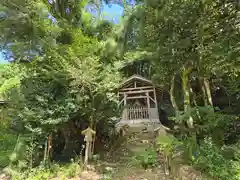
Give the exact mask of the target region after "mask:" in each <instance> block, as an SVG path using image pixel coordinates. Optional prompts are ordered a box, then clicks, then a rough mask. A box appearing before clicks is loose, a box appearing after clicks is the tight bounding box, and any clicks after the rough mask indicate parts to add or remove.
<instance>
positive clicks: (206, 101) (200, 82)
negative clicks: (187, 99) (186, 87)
mask: <svg viewBox="0 0 240 180" xmlns="http://www.w3.org/2000/svg"><path fill="white" fill-rule="evenodd" d="M198 82H199V85H200V87H201V91H202V95H203V101H204V106H207V105H208V100H207V93H206V89H205V87H204V83H203V78H201V77H200V78H198Z"/></svg>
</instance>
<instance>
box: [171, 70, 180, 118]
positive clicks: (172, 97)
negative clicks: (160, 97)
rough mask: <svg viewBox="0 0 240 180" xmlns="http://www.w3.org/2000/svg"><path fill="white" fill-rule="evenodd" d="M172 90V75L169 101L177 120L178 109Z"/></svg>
mask: <svg viewBox="0 0 240 180" xmlns="http://www.w3.org/2000/svg"><path fill="white" fill-rule="evenodd" d="M174 90H175V74H174V75H173V77H172V80H171V88H170V99H171V103H172V106H173V108H174V110H175V115H176V118H178V117H179V108H178V105H177V102H176V99H175V95H174Z"/></svg>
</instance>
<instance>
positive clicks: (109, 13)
mask: <svg viewBox="0 0 240 180" xmlns="http://www.w3.org/2000/svg"><path fill="white" fill-rule="evenodd" d="M122 13H123V8H122V7H121V6H119V5H117V4H114V5H110V6H109V5H106V4H104V7H103V12H102V15H103V17H104V18H105V19H108V20H113V21H114V22H119V19H120V17H121V16H122ZM0 63H6V60H5V59H4V57H3V54H2V53H1V52H0Z"/></svg>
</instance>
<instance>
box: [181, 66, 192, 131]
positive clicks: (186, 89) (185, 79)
mask: <svg viewBox="0 0 240 180" xmlns="http://www.w3.org/2000/svg"><path fill="white" fill-rule="evenodd" d="M190 72H191V69H190V68H188V69H186V68H184V69H183V73H182V88H183V93H184V112H185V113H189V111H190V107H191V97H190V84H189V74H190ZM187 124H188V126H189V127H190V128H192V127H193V118H192V116H191V114H190V115H189V119H188V120H187Z"/></svg>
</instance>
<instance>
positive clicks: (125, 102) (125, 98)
mask: <svg viewBox="0 0 240 180" xmlns="http://www.w3.org/2000/svg"><path fill="white" fill-rule="evenodd" d="M126 105H127V94H126V93H125V92H124V107H125V106H126Z"/></svg>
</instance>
